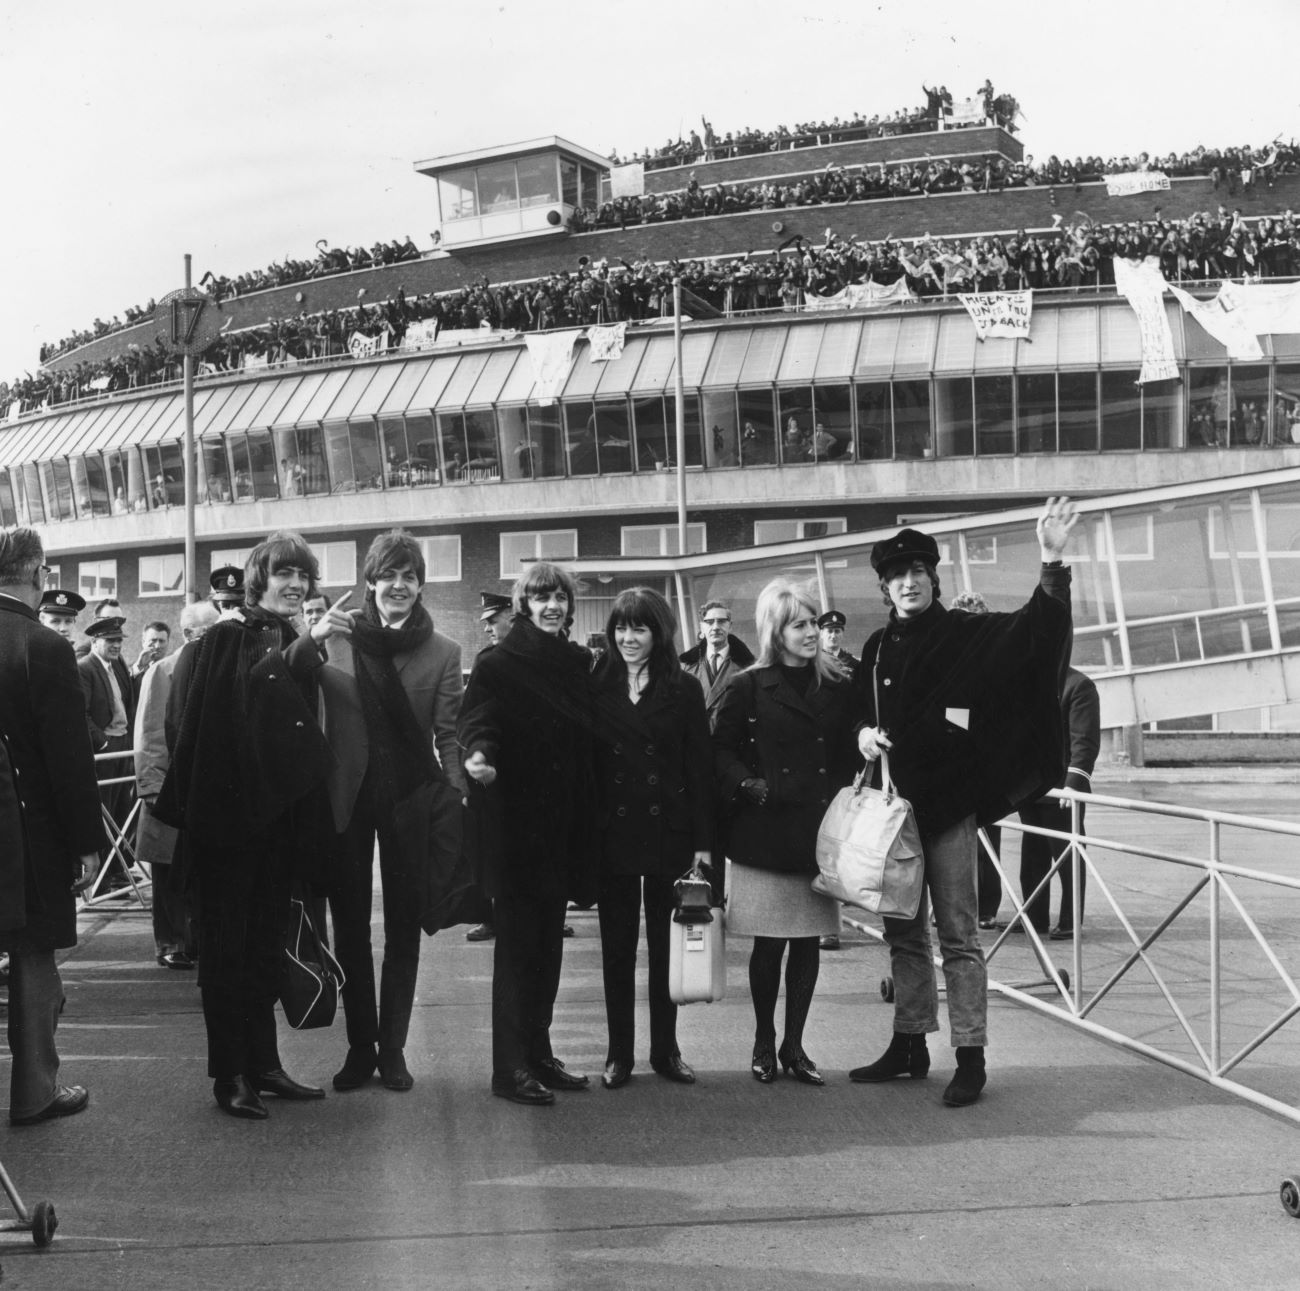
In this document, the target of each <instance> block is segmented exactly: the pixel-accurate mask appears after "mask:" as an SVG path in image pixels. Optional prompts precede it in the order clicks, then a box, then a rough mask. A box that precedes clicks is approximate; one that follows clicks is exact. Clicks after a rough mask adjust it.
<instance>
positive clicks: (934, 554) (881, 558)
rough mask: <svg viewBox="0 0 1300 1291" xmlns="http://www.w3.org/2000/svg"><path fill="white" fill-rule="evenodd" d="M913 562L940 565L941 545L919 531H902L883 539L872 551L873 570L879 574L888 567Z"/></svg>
mask: <svg viewBox="0 0 1300 1291" xmlns="http://www.w3.org/2000/svg"><path fill="white" fill-rule="evenodd" d="M912 560H923V561H924V562H925V563H926V564H927V565H937V564H938V563H939V544H938V543H937V542H935V540H934V539H933V538H931V537H930V535H929V534H928V533H921V532H920V530H918V529H900V530H899V531H898V532H897V533H896V534H895V535H894V536H893V537H892V538H882V539H881V540H880V541H879V542H878V543H876V545H875V546H874V547H872V549H871V568H872V569H874V570H875V571H876V573H877V574H878V573H880V571H881V570H882V569H883V568H884V567H885V566H886V565H893V564H897V563H898V562H900V561H912Z"/></svg>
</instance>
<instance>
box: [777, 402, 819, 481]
mask: <svg viewBox="0 0 1300 1291" xmlns="http://www.w3.org/2000/svg"><path fill="white" fill-rule="evenodd" d="M776 401H777V416H778V418H779V420H780V424H781V464H782V465H783V466H793V465H796V464H799V463H806V462H811V461H812V459H813V453H812V439H813V399H812V387H811V386H801V387H797V388H794V389H787V390H778V391H777V392H776Z"/></svg>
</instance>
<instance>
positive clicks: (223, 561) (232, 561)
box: [208, 547, 253, 570]
mask: <svg viewBox="0 0 1300 1291" xmlns="http://www.w3.org/2000/svg"><path fill="white" fill-rule="evenodd" d="M252 554H253V549H252V548H251V547H228V548H226V550H225V551H214V552H213V553H212V563H211V565H209V567H208V568H209V569H221V568H223V567H224V566H226V565H234V567H235V568H236V569H241V570H242V569H244V568H245V567H246V566H247V564H248V558H249V556H251V555H252Z"/></svg>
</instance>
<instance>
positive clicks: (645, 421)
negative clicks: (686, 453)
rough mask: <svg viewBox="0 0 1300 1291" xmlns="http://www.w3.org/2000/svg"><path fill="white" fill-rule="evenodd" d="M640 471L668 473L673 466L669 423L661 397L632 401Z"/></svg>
mask: <svg viewBox="0 0 1300 1291" xmlns="http://www.w3.org/2000/svg"><path fill="white" fill-rule="evenodd" d="M632 414H633V419H634V420H633V425H634V426H635V429H636V467H637V470H638V471H666V470H668V469H669V467H670V466H671V465H672V460H673V459H672V454H671V452H670V451H669V443H668V439H669V423H668V418H667V416H666V414H665V411H664V401H663V399H662V398H660V397H654V398H646V399H635V400H633V401H632ZM674 433H675V432H674Z"/></svg>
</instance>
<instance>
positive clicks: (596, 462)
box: [563, 400, 600, 475]
mask: <svg viewBox="0 0 1300 1291" xmlns="http://www.w3.org/2000/svg"><path fill="white" fill-rule="evenodd" d="M563 408H564V422H565V445H566V448H567V450H568V458H569V474H570V475H597V474H599V473H600V456H599V449H598V446H597V438H596V405H595V404H594V403H591V402H589V401H585V400H584V401H581V402H576V401H575V402H573V403H568V402H566V403H565V404H564V405H563Z"/></svg>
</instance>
